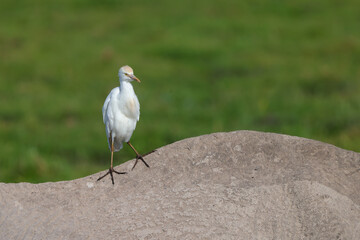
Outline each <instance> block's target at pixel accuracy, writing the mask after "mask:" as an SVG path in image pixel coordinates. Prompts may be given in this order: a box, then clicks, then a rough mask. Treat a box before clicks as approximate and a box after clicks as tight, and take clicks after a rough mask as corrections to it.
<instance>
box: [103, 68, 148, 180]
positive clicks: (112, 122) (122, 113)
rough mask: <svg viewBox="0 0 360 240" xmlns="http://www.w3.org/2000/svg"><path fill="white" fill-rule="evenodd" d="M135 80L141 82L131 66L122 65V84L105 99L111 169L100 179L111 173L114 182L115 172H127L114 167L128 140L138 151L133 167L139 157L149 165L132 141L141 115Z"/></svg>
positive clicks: (104, 110)
mask: <svg viewBox="0 0 360 240" xmlns="http://www.w3.org/2000/svg"><path fill="white" fill-rule="evenodd" d="M133 80H135V81H137V82H140V80H139V79H138V78H137V77H135V75H134V71H133V69H132V68H131V67H129V66H123V67H121V68H120V70H119V81H120V86H119V87H116V88H114V89H113V90H111V92H110V93H109V95H108V96H107V98H106V99H105V102H104V106H103V108H102V114H103V121H104V124H105V130H106V137H107V140H108V144H109V148H110V151H111V165H110V168H109V171H108V172H107V173H106V174H105V175H103V176H101V177H99V179H98V181H99V180H100V179H102V178H104V177H105V176H106V175H108V174H110V176H111V181H112V183H113V184H114V178H113V172H115V173H117V174H125V173H126V172H118V171H115V170H114V168H113V155H114V152H118V151H119V150H120V149H122V147H123V143H124V142H126V143H127V144H128V145H129V146H130V147H131V148H132V149H133V150H134V152H135V153H136V161H135V164H134V166H133V167H132V169H134V167H135V166H136V164H137V162H138V160H139V159H140V160H141V161H143V163H144V164H145V165H146V166H147V167H149V165H148V164H147V163H146V162H145V160H144V159H143V157H142V156H141V155H140V154H139V153H138V152H137V151H136V149H135V148H134V147H133V146H132V145H131V143H130V138H131V135H132V134H133V132H134V130H135V127H136V123H137V122H138V121H139V117H140V104H139V100H138V98H137V97H136V94H135V92H134V89H133V86H132V85H131V82H132V81H133ZM132 169H131V170H132Z"/></svg>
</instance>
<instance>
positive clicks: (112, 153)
mask: <svg viewBox="0 0 360 240" xmlns="http://www.w3.org/2000/svg"><path fill="white" fill-rule="evenodd" d="M109 142H110V144H111V165H110V168H109V170H108V171H107V173H105V175H103V176H101V177H99V178H98V180H97V181H99V180H101V179H103V178H104V177H106V176H107V175H108V174H110V176H111V182H112V184H113V185H114V177H113V172H114V173H117V174H126V172H118V171H116V170H115V169H114V168H113V158H114V143H113V141H112V137H111V133H110V137H109Z"/></svg>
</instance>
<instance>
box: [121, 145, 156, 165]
mask: <svg viewBox="0 0 360 240" xmlns="http://www.w3.org/2000/svg"><path fill="white" fill-rule="evenodd" d="M127 144H129V146H130V147H131V148H132V150H134V152H135V153H136V161H135V164H134V166H133V167H132V168H131V171H132V170H133V169H134V168H135V166H136V164H137V162H138V160H139V159H140V160H141V161H142V162H143V163H144V164H145V166H147V167H148V168H149V167H150V166H149V165H148V164H147V163H146V162H145V160H144V158H143V156H141V155H140V154H139V153H138V152H137V151H136V149H135V148H134V147H133V145H131V143H130V141H129V142H127ZM150 153H151V152H149V153H147V154H146V155H148V154H150ZM144 156H145V155H144Z"/></svg>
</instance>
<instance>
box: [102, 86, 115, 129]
mask: <svg viewBox="0 0 360 240" xmlns="http://www.w3.org/2000/svg"><path fill="white" fill-rule="evenodd" d="M117 92H119V88H118V87H116V88H114V89H113V90H111V92H110V93H109V95H108V96H107V97H106V99H105V102H104V105H103V107H102V115H103V122H104V123H105V116H106V110H107V108H108V106H109V102H110V100H111V96H112V95H113V94H116V93H117Z"/></svg>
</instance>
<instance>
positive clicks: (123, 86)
mask: <svg viewBox="0 0 360 240" xmlns="http://www.w3.org/2000/svg"><path fill="white" fill-rule="evenodd" d="M120 92H134V88H133V86H132V85H131V83H130V82H127V81H120Z"/></svg>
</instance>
